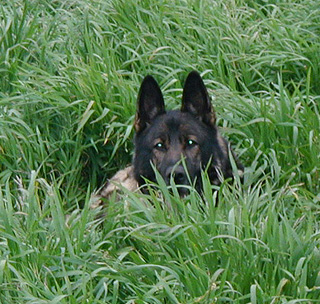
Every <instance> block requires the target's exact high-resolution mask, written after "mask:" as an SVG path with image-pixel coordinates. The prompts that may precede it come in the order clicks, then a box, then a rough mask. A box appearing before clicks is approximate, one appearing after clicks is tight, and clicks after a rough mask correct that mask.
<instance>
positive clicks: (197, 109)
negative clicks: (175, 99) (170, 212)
mask: <svg viewBox="0 0 320 304" xmlns="http://www.w3.org/2000/svg"><path fill="white" fill-rule="evenodd" d="M215 121H216V118H215V113H214V111H213V108H212V106H211V103H210V100H209V97H208V93H207V90H206V88H205V85H204V83H203V81H202V79H201V77H200V75H199V74H198V73H197V72H191V73H190V74H189V75H188V77H187V79H186V82H185V85H184V89H183V97H182V106H181V109H180V110H176V111H168V112H166V111H165V106H164V100H163V96H162V93H161V90H160V88H159V86H158V84H157V82H156V81H155V80H154V79H153V78H152V77H151V76H147V77H146V78H145V79H144V80H143V82H142V84H141V88H140V92H139V96H138V107H137V114H136V119H135V130H136V136H135V155H134V163H133V166H134V175H135V178H136V179H137V181H138V183H139V184H140V185H142V184H143V183H144V178H147V179H149V180H151V181H155V174H154V170H153V169H152V165H151V164H153V165H154V166H155V167H156V169H157V170H158V171H159V173H160V174H161V176H162V177H163V179H164V180H165V182H166V183H167V184H169V183H170V179H171V178H173V180H174V181H175V183H176V184H182V185H188V184H189V183H190V181H191V182H192V183H193V182H194V181H196V184H197V186H199V182H200V176H201V170H202V169H204V168H206V167H207V165H208V164H210V168H211V169H209V176H210V179H211V180H212V182H214V183H216V181H217V180H218V177H217V168H218V169H219V170H221V171H225V172H223V173H224V175H225V176H228V175H230V174H231V173H230V172H231V167H230V162H229V158H228V151H227V149H228V147H227V142H226V141H225V140H224V139H223V138H222V137H221V136H220V135H219V132H218V129H217V127H216V124H215ZM182 160H183V161H182ZM183 163H184V164H185V165H183ZM186 170H187V172H186ZM184 191H185V190H183V188H181V194H182V195H183V194H184Z"/></svg>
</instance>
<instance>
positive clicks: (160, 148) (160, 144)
mask: <svg viewBox="0 0 320 304" xmlns="http://www.w3.org/2000/svg"><path fill="white" fill-rule="evenodd" d="M154 147H155V148H156V149H159V150H162V149H164V148H165V146H164V143H163V142H161V141H159V142H157V143H156V144H155V145H154Z"/></svg>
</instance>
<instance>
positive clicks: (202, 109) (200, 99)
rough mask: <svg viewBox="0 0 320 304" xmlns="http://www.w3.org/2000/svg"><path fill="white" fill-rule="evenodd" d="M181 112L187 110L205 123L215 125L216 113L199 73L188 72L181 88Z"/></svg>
mask: <svg viewBox="0 0 320 304" xmlns="http://www.w3.org/2000/svg"><path fill="white" fill-rule="evenodd" d="M181 111H182V112H189V113H191V114H193V115H194V116H196V117H197V118H198V119H200V120H201V121H203V122H204V123H205V124H207V125H211V126H212V125H215V123H216V115H215V112H214V110H213V108H212V105H211V102H210V99H209V95H208V92H207V89H206V87H205V85H204V83H203V81H202V78H201V76H200V74H199V73H198V72H196V71H192V72H190V73H189V75H188V77H187V79H186V82H185V84H184V88H183V94H182V106H181Z"/></svg>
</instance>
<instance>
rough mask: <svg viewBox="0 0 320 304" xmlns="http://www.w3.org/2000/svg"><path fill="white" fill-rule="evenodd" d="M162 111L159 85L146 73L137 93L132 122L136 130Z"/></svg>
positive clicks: (162, 101)
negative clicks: (135, 112)
mask: <svg viewBox="0 0 320 304" xmlns="http://www.w3.org/2000/svg"><path fill="white" fill-rule="evenodd" d="M164 113H165V107H164V100H163V96H162V93H161V90H160V87H159V85H158V83H157V82H156V80H155V79H154V78H153V77H152V76H150V75H148V76H146V77H145V78H144V79H143V81H142V83H141V87H140V91H139V95H138V102H137V114H136V118H135V123H134V127H135V130H136V132H140V131H142V130H143V129H144V128H145V127H146V126H147V124H150V123H151V122H152V120H153V119H154V118H155V117H156V116H158V115H160V114H164Z"/></svg>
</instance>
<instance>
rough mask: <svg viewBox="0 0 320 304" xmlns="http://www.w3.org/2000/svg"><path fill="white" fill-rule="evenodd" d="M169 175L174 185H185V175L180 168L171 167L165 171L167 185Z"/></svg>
mask: <svg viewBox="0 0 320 304" xmlns="http://www.w3.org/2000/svg"><path fill="white" fill-rule="evenodd" d="M171 175H172V177H173V180H174V182H175V184H180V185H186V184H187V174H186V172H185V170H184V168H183V167H182V166H177V167H175V168H174V167H171V168H168V169H167V172H166V178H167V182H168V183H169V181H170V178H171Z"/></svg>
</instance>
